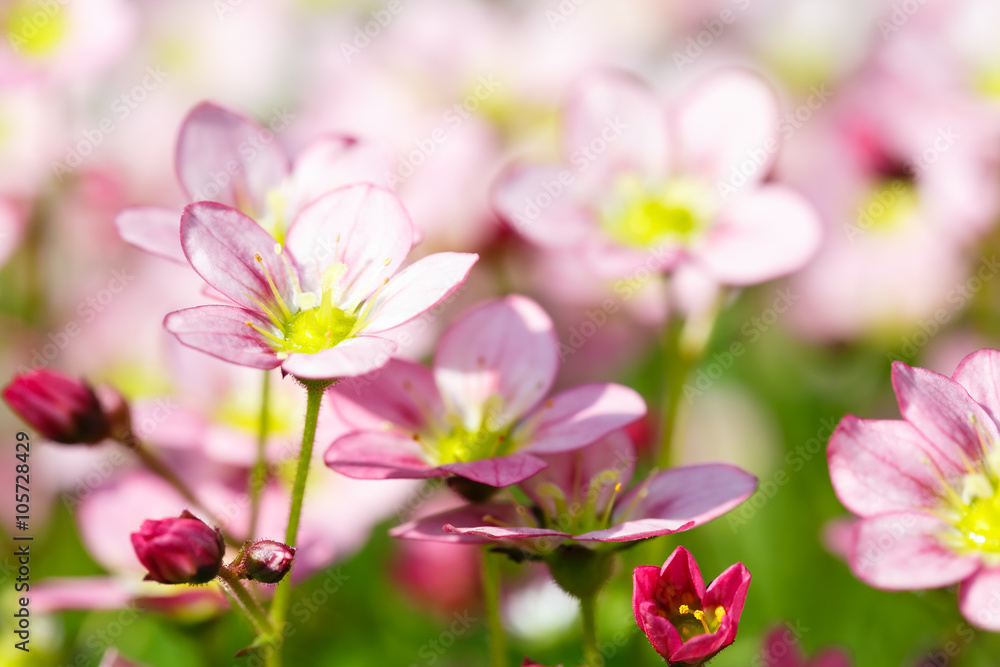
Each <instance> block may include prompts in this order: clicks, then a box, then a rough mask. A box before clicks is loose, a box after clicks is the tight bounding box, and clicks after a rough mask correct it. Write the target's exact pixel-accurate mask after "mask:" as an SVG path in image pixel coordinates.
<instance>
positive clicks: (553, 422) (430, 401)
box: [326, 296, 646, 486]
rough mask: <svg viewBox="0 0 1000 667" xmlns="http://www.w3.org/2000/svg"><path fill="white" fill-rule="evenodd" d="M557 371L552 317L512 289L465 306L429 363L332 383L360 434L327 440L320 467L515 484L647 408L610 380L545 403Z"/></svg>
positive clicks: (364, 474)
mask: <svg viewBox="0 0 1000 667" xmlns="http://www.w3.org/2000/svg"><path fill="white" fill-rule="evenodd" d="M558 366H559V348H558V341H557V340H556V337H555V333H554V332H553V326H552V321H551V320H550V319H549V317H548V315H546V314H545V312H544V311H543V310H542V309H541V308H540V307H539V306H538V304H536V303H535V302H534V301H531V300H530V299H527V298H525V297H522V296H508V297H506V298H502V299H495V300H492V301H487V302H485V303H482V304H480V305H479V306H476V307H474V308H472V309H470V310H468V311H466V312H465V313H463V314H462V315H461V316H460V317H459V318H458V319H456V320H455V322H454V323H453V324H452V325H451V326H450V327H449V328H448V330H447V331H445V333H444V334H443V335H442V336H441V339H440V340H439V342H438V346H437V350H436V353H435V356H434V369H433V370H429V369H427V368H425V367H424V366H421V365H419V364H415V363H412V362H408V361H401V360H393V361H391V362H390V363H389V364H388V365H387V366H386V367H385V368H384V369H382V370H381V371H379V372H377V373H374V374H372V375H371V376H369V377H365V378H359V379H358V380H357V381H354V382H348V383H345V384H344V385H343V386H338V387H334V388H333V389H331V394H332V396H333V403H334V406H335V407H336V408H337V409H338V410H339V411H340V413H341V416H342V417H343V418H344V419H345V420H347V421H348V422H351V423H354V424H356V425H357V426H358V430H356V431H354V432H352V433H348V434H346V435H344V436H342V437H340V438H338V439H337V440H335V441H334V442H333V444H332V445H331V446H330V449H329V450H328V451H327V452H326V463H327V465H328V466H330V467H331V468H333V469H334V470H336V471H337V472H340V473H343V474H345V475H348V476H349V477H357V478H361V479H389V478H400V477H411V478H420V477H440V476H446V475H457V476H460V477H465V478H467V479H471V480H474V481H476V482H480V483H483V484H488V485H490V486H508V485H510V484H515V483H517V482H520V481H522V480H524V479H527V478H528V477H530V476H531V475H533V474H535V473H537V472H538V471H539V470H541V469H542V468H544V467H545V465H546V463H545V462H544V460H543V459H542V458H540V456H539V455H542V454H551V453H555V452H564V451H571V450H574V449H579V448H580V447H583V446H585V445H588V444H590V443H592V442H594V441H595V440H597V439H598V438H601V437H602V436H604V435H606V434H607V433H610V432H611V431H614V430H616V429H619V428H621V427H623V426H626V425H628V424H630V423H632V422H634V421H635V420H637V419H639V418H640V417H642V416H643V415H644V414H645V413H646V405H645V403H644V402H643V400H642V398H641V397H640V396H639V395H638V394H637V393H636V392H635V391H633V390H632V389H629V388H628V387H624V386H621V385H617V384H587V385H581V386H578V387H574V388H572V389H568V390H565V391H563V392H560V393H558V394H556V395H555V396H552V397H551V398H548V399H546V396H547V395H548V393H549V389H550V388H551V387H552V383H553V381H554V380H555V376H556V372H557V369H558Z"/></svg>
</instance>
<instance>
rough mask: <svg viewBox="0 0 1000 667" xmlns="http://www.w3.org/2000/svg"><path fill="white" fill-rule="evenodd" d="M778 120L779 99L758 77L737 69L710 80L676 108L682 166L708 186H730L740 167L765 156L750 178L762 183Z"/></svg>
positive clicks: (775, 139) (775, 140) (771, 152)
mask: <svg viewBox="0 0 1000 667" xmlns="http://www.w3.org/2000/svg"><path fill="white" fill-rule="evenodd" d="M777 121H778V101H777V98H776V97H775V95H774V92H773V91H772V90H771V89H770V88H769V87H768V86H767V84H766V83H764V81H763V80H762V79H760V78H759V77H757V76H755V75H753V74H750V73H749V72H746V71H741V70H737V69H733V70H729V71H726V72H721V73H719V74H716V75H713V76H711V77H707V78H705V79H703V80H702V82H701V83H700V84H699V85H698V86H696V87H695V88H694V90H691V91H689V92H688V93H687V95H685V96H684V98H683V101H682V102H681V103H680V105H679V106H678V107H677V109H676V118H675V124H674V125H673V126H672V127H673V128H674V129H675V133H674V136H675V137H676V142H677V152H678V156H677V160H678V161H679V163H680V168H681V169H683V171H684V172H685V173H691V174H698V175H700V176H702V177H703V178H704V179H705V180H706V181H707V182H708V183H717V182H720V181H722V182H728V181H729V178H730V177H731V175H732V171H733V170H734V169H737V168H738V167H739V166H740V165H741V163H743V162H744V161H745V160H750V159H752V156H753V155H755V154H756V153H757V152H764V153H765V157H764V159H763V161H762V163H761V164H759V165H757V167H756V169H755V170H754V171H753V172H752V174H751V175H750V176H749V177H748V178H749V180H750V182H759V181H760V180H762V179H763V178H764V176H765V175H766V174H767V173H768V171H769V170H770V166H771V163H772V162H773V161H774V156H775V154H776V149H777V136H776V135H777ZM769 147H771V148H769ZM744 175H745V174H744Z"/></svg>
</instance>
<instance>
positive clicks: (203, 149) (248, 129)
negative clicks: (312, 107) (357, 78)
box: [115, 102, 388, 263]
mask: <svg viewBox="0 0 1000 667" xmlns="http://www.w3.org/2000/svg"><path fill="white" fill-rule="evenodd" d="M288 122H290V121H289V119H287V118H279V117H276V118H272V119H271V121H270V124H269V125H270V127H264V126H262V125H260V124H259V123H257V122H256V121H254V120H252V119H250V118H247V117H245V116H243V115H241V114H238V113H236V112H234V111H230V110H229V109H226V108H223V107H220V106H217V105H215V104H212V103H210V102H203V103H201V104H199V105H198V106H196V107H195V108H194V109H192V110H191V112H190V113H188V115H187V117H186V118H185V119H184V122H183V124H182V125H181V129H180V133H179V135H178V137H177V148H176V163H177V164H176V167H177V176H178V178H179V180H180V182H181V186H182V187H183V189H184V192H185V194H186V195H187V197H188V199H189V201H191V202H198V201H214V202H218V203H220V204H225V205H226V206H229V207H232V208H235V209H238V210H239V211H240V212H242V213H243V214H244V215H246V216H248V217H250V218H253V219H254V220H255V221H256V222H257V223H258V224H259V225H260V226H261V227H263V228H264V230H265V231H267V232H268V233H269V234H270V235H271V236H273V237H274V238H275V239H276V240H277V241H278V242H284V239H285V234H286V232H287V231H288V226H289V224H290V223H291V222H292V221H293V220H294V219H295V218H296V217H297V216H298V214H299V212H300V211H301V210H302V209H303V208H305V206H307V205H308V204H310V203H312V202H313V201H314V200H316V199H318V198H319V197H320V196H321V195H323V194H325V193H327V192H329V191H330V190H334V189H336V188H338V187H341V186H344V185H350V184H352V183H362V182H374V181H375V180H376V179H379V178H381V174H382V172H383V171H384V169H385V167H386V166H387V164H388V161H387V159H385V158H383V157H382V156H381V155H380V154H379V153H378V151H377V150H376V149H375V148H374V147H372V146H370V145H368V144H364V143H360V142H358V141H356V140H355V139H353V138H351V137H346V136H337V135H327V136H325V137H323V138H321V139H317V140H316V141H314V142H312V143H311V144H309V146H307V147H306V148H305V149H304V150H303V151H302V152H301V153H300V154H299V155H298V156H297V157H296V159H295V163H294V165H292V166H290V165H289V160H288V158H287V157H286V156H285V153H284V151H283V150H282V148H281V146H280V145H278V142H276V141H275V132H280V131H281V130H282V129H284V128H283V124H287V123H288ZM180 220H181V214H180V213H179V212H177V211H174V210H172V209H166V208H159V207H148V206H147V207H135V208H129V209H126V210H124V211H122V212H121V213H119V214H118V216H117V217H116V219H115V224H116V225H117V227H118V231H119V233H120V234H121V236H122V238H123V239H125V240H126V241H128V242H129V243H131V244H133V245H135V246H136V247H138V248H141V249H142V250H146V251H147V252H151V253H153V254H155V255H159V256H161V257H165V258H167V259H172V260H174V261H177V262H181V263H184V262H185V261H186V260H185V257H184V252H183V250H182V248H181V244H180Z"/></svg>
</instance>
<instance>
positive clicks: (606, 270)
mask: <svg viewBox="0 0 1000 667" xmlns="http://www.w3.org/2000/svg"><path fill="white" fill-rule="evenodd" d="M564 118H565V123H564V134H563V147H564V154H565V163H564V164H561V165H549V166H534V167H523V168H519V169H516V170H514V171H513V172H511V173H509V174H508V175H507V176H506V177H505V178H504V179H503V180H502V181H501V183H500V185H499V187H498V188H497V190H496V192H495V194H494V205H495V207H496V208H497V210H498V211H499V213H500V214H501V215H502V216H503V217H504V218H505V219H506V220H507V221H508V222H509V223H510V224H511V225H512V226H513V227H514V228H515V229H517V230H518V231H520V232H521V233H522V234H523V235H525V236H526V237H527V238H528V239H529V240H531V241H533V242H535V243H538V244H539V245H542V246H545V247H549V248H553V249H562V250H568V251H571V252H573V253H575V255H576V256H577V257H578V258H579V261H584V262H586V263H587V264H588V265H589V266H591V267H593V268H594V269H596V270H597V271H598V273H600V274H602V275H616V276H619V275H625V274H627V273H632V272H635V271H636V270H637V269H639V268H641V267H644V268H645V269H646V270H654V271H655V270H660V271H665V272H670V271H676V270H680V269H693V270H695V271H696V273H698V274H701V275H706V276H708V277H709V278H710V279H711V280H712V282H714V283H718V284H727V285H749V284H755V283H760V282H763V281H766V280H770V279H772V278H776V277H779V276H782V275H785V274H788V273H790V272H792V271H795V270H797V269H799V268H801V267H802V266H803V265H804V264H805V263H806V261H808V260H809V258H810V257H811V256H812V255H813V254H814V253H815V251H816V250H817V248H818V245H819V238H820V223H819V220H818V218H817V216H816V214H815V213H814V212H813V210H812V208H811V206H810V205H809V204H808V203H807V202H806V201H805V200H804V199H803V198H802V197H800V196H799V195H798V194H796V193H795V192H792V191H791V190H790V189H788V188H786V187H784V186H781V185H774V184H766V183H764V177H765V176H767V175H768V173H769V172H770V170H771V167H772V165H773V164H774V159H775V156H776V154H777V151H778V143H779V142H778V136H777V129H778V126H779V125H778V121H779V118H778V105H777V101H776V99H775V97H774V95H773V93H772V92H771V91H770V90H769V89H768V88H767V86H766V85H765V84H764V83H763V82H762V81H761V80H760V79H758V78H757V77H755V76H753V75H750V74H748V73H744V72H740V71H730V72H725V73H720V74H717V75H715V76H712V77H710V78H707V79H705V81H704V82H703V83H702V84H701V85H699V86H698V87H696V88H695V89H694V90H692V91H690V92H689V93H688V94H687V96H686V97H685V98H683V100H682V101H680V102H679V103H677V104H676V106H674V107H672V108H670V109H664V108H663V106H662V104H661V103H660V102H659V101H658V100H657V99H656V97H655V95H654V94H653V92H652V91H651V90H650V89H649V88H647V87H646V85H645V84H643V83H642V82H640V81H637V80H635V79H633V78H632V77H630V76H628V75H627V74H623V73H618V72H602V73H598V74H595V75H592V76H591V77H589V78H587V79H585V80H584V81H582V85H580V86H579V87H578V88H577V90H576V92H575V94H574V95H573V96H572V97H571V100H570V103H569V107H568V110H567V112H566V114H564Z"/></svg>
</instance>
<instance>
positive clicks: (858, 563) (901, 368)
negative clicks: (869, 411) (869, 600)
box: [827, 350, 1000, 631]
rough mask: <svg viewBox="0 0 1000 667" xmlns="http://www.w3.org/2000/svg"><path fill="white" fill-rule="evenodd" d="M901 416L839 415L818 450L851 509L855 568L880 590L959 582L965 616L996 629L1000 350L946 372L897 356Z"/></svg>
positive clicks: (977, 355)
mask: <svg viewBox="0 0 1000 667" xmlns="http://www.w3.org/2000/svg"><path fill="white" fill-rule="evenodd" d="M892 382H893V387H894V388H895V390H896V397H897V400H898V402H899V409H900V412H901V413H902V415H903V420H883V419H859V418H858V417H855V416H853V415H847V416H846V417H844V418H843V420H841V422H840V424H839V425H838V426H837V429H836V431H835V432H834V434H833V436H831V438H830V444H829V447H828V450H827V458H828V461H829V466H830V478H831V480H832V482H833V488H834V491H836V493H837V497H838V498H839V499H840V501H841V502H842V503H843V504H844V506H845V507H847V508H848V509H849V510H851V511H852V512H854V513H855V514H857V515H859V516H860V517H861V521H859V522H858V524H857V526H856V527H855V529H854V539H853V540H851V541H849V543H848V545H849V548H850V553H849V560H850V565H851V570H852V571H853V572H854V574H855V576H857V577H858V578H859V579H861V580H862V581H864V582H865V583H867V584H868V585H870V586H874V587H876V588H881V589H885V590H920V589H927V588H939V587H942V586H950V585H952V584H956V583H958V584H960V587H959V593H958V604H959V609H960V610H961V612H962V614H963V615H964V616H965V617H966V618H967V619H968V620H969V622H970V623H972V624H973V625H976V626H977V627H980V628H984V629H987V630H991V631H1000V615H998V614H997V613H996V611H995V609H996V608H995V605H994V602H995V600H996V599H997V598H998V597H1000V491H998V489H1000V476H998V471H1000V450H998V449H997V443H998V442H1000V426H998V424H1000V422H998V418H1000V351H997V350H980V351H978V352H974V353H973V354H970V355H969V356H968V357H966V358H965V359H964V360H963V361H962V363H961V364H959V366H958V369H957V370H956V371H955V373H954V375H952V377H950V378H949V377H947V376H944V375H939V374H938V373H935V372H933V371H929V370H925V369H923V368H911V367H910V366H907V365H906V364H904V363H901V362H896V363H894V364H893V367H892Z"/></svg>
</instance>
